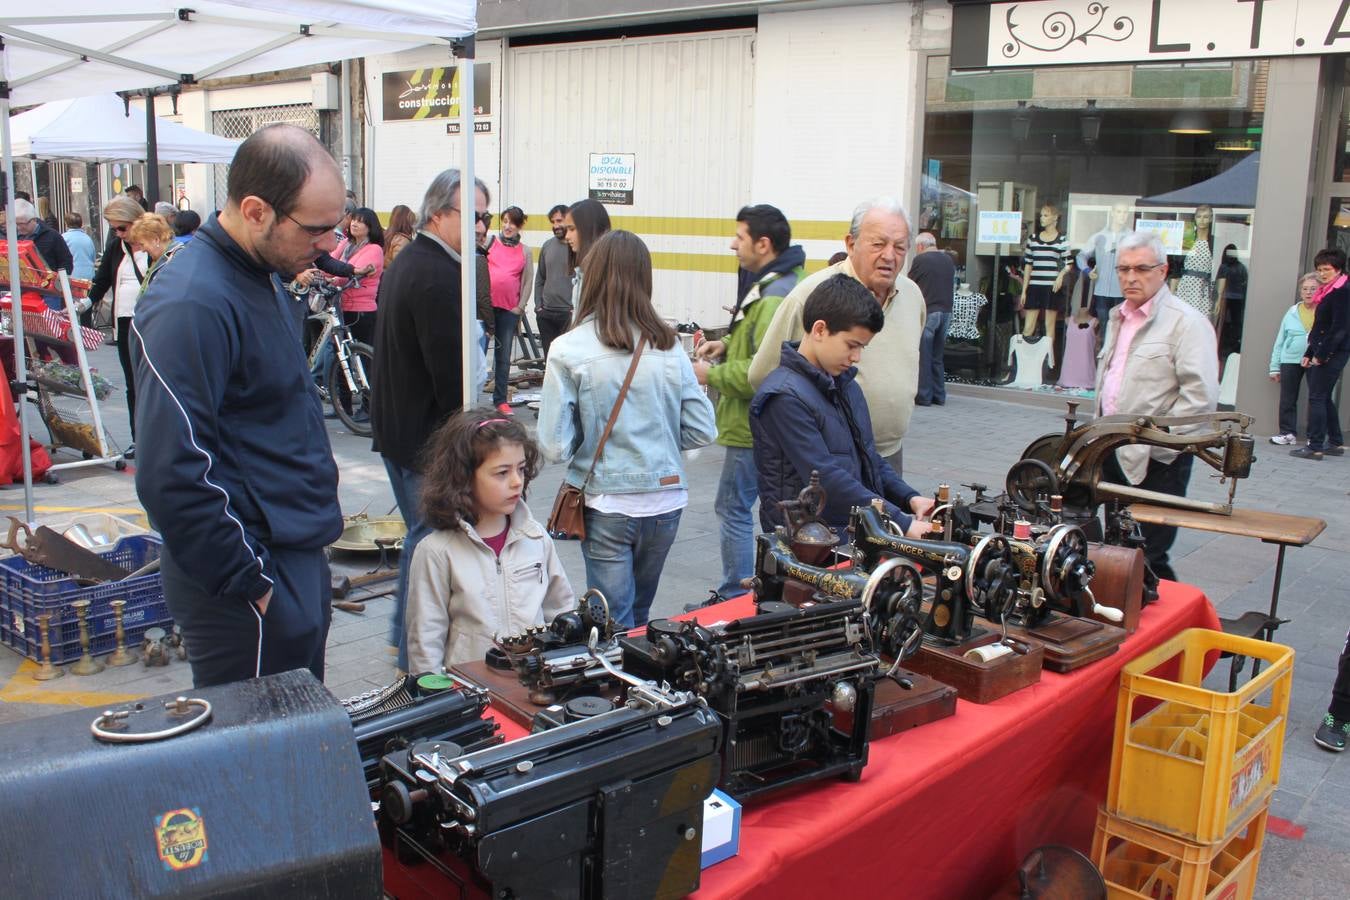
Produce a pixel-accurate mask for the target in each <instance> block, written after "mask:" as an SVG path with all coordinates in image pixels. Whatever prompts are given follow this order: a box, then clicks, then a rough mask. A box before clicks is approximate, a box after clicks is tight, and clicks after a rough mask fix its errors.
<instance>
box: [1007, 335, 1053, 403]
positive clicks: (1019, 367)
mask: <svg viewBox="0 0 1350 900" xmlns="http://www.w3.org/2000/svg"><path fill="white" fill-rule="evenodd" d="M1051 349H1052V348H1051V346H1050V341H1049V339H1048V338H1040V339H1036V338H1030V339H1029V338H1027V337H1026V336H1024V335H1020V334H1014V335H1013V336H1012V340H1011V341H1009V342H1008V365H1010V366H1012V367H1013V377H1012V380H1011V381H1009V382H1008V383H1007V384H1006V385H1004V386H1005V387H1015V388H1023V389H1024V390H1035V389H1036V388H1038V387H1040V386H1041V385H1043V384H1045V369H1046V367H1047V366H1048V367H1050V368H1054V362H1053V360H1051V358H1050V351H1051Z"/></svg>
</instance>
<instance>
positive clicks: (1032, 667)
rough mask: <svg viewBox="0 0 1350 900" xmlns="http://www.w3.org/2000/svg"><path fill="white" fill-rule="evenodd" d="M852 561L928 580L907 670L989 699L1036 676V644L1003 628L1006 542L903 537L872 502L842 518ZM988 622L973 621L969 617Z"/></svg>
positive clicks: (1015, 590) (1009, 568) (1009, 558)
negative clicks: (907, 568)
mask: <svg viewBox="0 0 1350 900" xmlns="http://www.w3.org/2000/svg"><path fill="white" fill-rule="evenodd" d="M848 529H849V534H850V535H851V537H852V540H853V566H854V568H855V569H857V570H859V571H875V570H878V569H879V568H880V567H881V566H884V565H886V564H887V563H888V562H890V561H893V560H896V559H902V560H905V561H907V562H909V563H910V564H912V565H913V566H914V567H916V568H917V570H918V571H919V573H920V574H921V575H922V576H926V577H928V578H931V579H932V580H933V583H934V588H933V594H932V598H931V600H930V601H929V603H928V609H927V612H926V613H925V615H924V617H923V620H922V622H923V631H924V638H923V645H922V647H921V648H920V649H919V652H918V653H917V654H916V655H915V657H914V659H913V661H912V662H911V663H910V667H911V668H913V669H915V670H916V671H919V672H922V673H924V674H926V675H931V676H932V677H934V678H936V679H937V680H939V681H942V682H945V683H947V684H950V685H951V686H952V687H954V688H956V689H957V691H958V692H959V694H960V696H961V697H962V699H965V700H970V701H972V702H975V703H989V702H991V701H993V700H997V699H998V698H999V697H1003V696H1006V695H1007V694H1010V693H1012V692H1013V691H1016V690H1020V689H1021V688H1024V687H1026V686H1028V685H1030V684H1034V683H1035V682H1037V681H1039V680H1040V677H1041V675H1040V670H1041V665H1042V662H1043V659H1044V655H1045V651H1044V647H1043V646H1042V645H1041V643H1040V641H1038V640H1036V639H1034V638H1029V637H1025V636H1018V637H1014V636H1012V635H1011V634H1010V633H1009V625H1010V620H1011V616H1012V614H1013V612H1014V610H1015V609H1016V608H1017V605H1018V603H1019V602H1023V600H1024V598H1023V597H1022V595H1021V594H1020V585H1021V576H1020V570H1019V569H1018V567H1017V562H1016V559H1015V557H1014V552H1013V548H1012V546H1011V545H1010V543H1009V541H1008V540H1007V539H1006V538H1004V537H1003V536H1001V535H993V534H990V535H985V536H984V537H982V538H981V539H980V540H979V541H978V542H977V543H976V544H975V546H973V547H972V546H970V545H969V544H964V543H960V542H956V541H939V540H928V539H916V538H909V537H906V536H905V535H904V534H902V533H901V532H900V529H899V527H898V526H897V525H896V523H895V522H893V521H892V520H891V519H890V517H889V516H887V515H886V514H885V512H883V510H882V506H881V504H880V503H879V502H874V503H872V504H871V505H868V506H858V507H854V509H853V511H852V514H851V515H850V517H849V526H848ZM977 615H978V616H980V617H981V618H983V619H984V620H986V621H987V622H988V624H979V623H978V622H977V621H976V616H977Z"/></svg>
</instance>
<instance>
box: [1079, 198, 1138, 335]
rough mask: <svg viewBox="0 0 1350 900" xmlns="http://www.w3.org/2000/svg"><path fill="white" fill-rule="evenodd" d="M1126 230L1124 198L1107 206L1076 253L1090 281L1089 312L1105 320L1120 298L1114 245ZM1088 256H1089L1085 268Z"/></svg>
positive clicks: (1128, 226) (1126, 219) (1128, 216)
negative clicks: (1099, 227) (1095, 229)
mask: <svg viewBox="0 0 1350 900" xmlns="http://www.w3.org/2000/svg"><path fill="white" fill-rule="evenodd" d="M1129 230H1130V205H1129V204H1128V203H1125V202H1123V201H1122V202H1120V203H1117V204H1116V205H1115V206H1112V207H1111V213H1110V216H1109V218H1108V219H1107V223H1106V227H1105V228H1103V229H1102V230H1101V231H1099V232H1097V233H1096V234H1094V235H1093V236H1092V237H1090V238H1088V242H1087V245H1086V246H1085V247H1083V250H1082V252H1080V253H1079V254H1078V268H1079V269H1081V270H1083V271H1085V272H1088V278H1089V279H1091V281H1092V314H1093V315H1094V316H1096V317H1097V320H1098V321H1099V322H1100V323H1102V324H1105V322H1106V318H1107V316H1108V315H1110V313H1111V309H1112V308H1113V307H1115V306H1116V305H1117V304H1119V303H1120V301H1121V300H1122V299H1123V298H1122V297H1121V293H1120V279H1119V278H1118V277H1117V276H1116V245H1117V244H1119V243H1120V239H1121V238H1122V237H1124V236H1125V234H1126V233H1127V232H1128V231H1129ZM1089 257H1091V258H1092V259H1093V263H1092V268H1091V271H1088V260H1089Z"/></svg>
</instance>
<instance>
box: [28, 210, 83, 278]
mask: <svg viewBox="0 0 1350 900" xmlns="http://www.w3.org/2000/svg"><path fill="white" fill-rule="evenodd" d="M14 228H15V230H16V231H18V233H19V240H21V241H32V242H33V249H35V250H37V252H38V255H39V256H41V257H42V260H43V262H45V263H46V264H47V268H49V269H51V270H52V271H53V272H55V271H56V270H57V269H65V270H66V272H67V274H69V272H70V271H71V270H72V269H74V268H75V258H74V257H73V256H71V254H70V247H68V246H66V242H65V240H64V239H63V238H62V237H61V233H60V232H59V231H57V230H56V229H54V228H48V227H47V226H46V225H44V224H42V220H41V219H39V218H38V214H37V207H35V206H33V204H32V203H31V202H30V201H28V200H23V199H18V200H15V201H14Z"/></svg>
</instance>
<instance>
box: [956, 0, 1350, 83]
mask: <svg viewBox="0 0 1350 900" xmlns="http://www.w3.org/2000/svg"><path fill="white" fill-rule="evenodd" d="M1345 52H1350V0H1112V2H1098V0H1022V2H1017V3H972V2H961V3H959V5H957V6H956V7H955V9H954V18H953V22H952V67H953V68H956V69H993V68H1003V67H1009V66H1052V65H1081V64H1084V63H1094V64H1101V63H1137V62H1168V61H1172V60H1187V59H1233V58H1241V57H1249V56H1292V55H1295V54H1318V53H1345Z"/></svg>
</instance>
